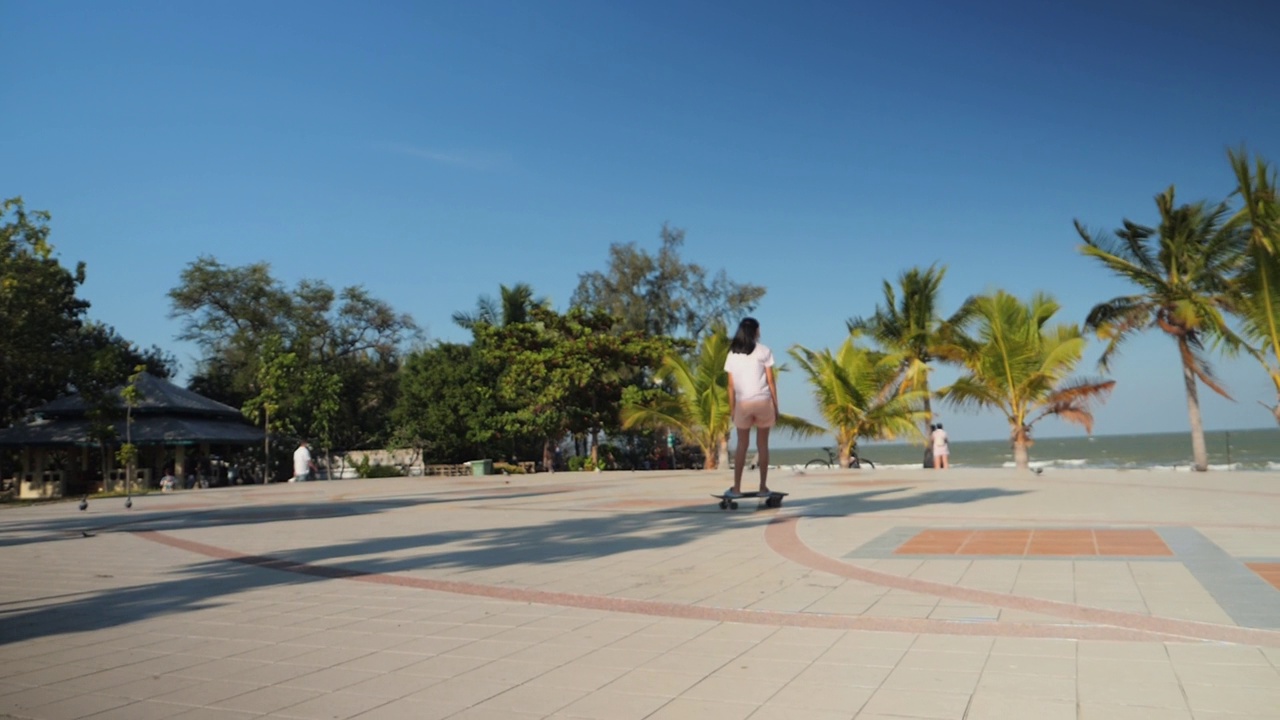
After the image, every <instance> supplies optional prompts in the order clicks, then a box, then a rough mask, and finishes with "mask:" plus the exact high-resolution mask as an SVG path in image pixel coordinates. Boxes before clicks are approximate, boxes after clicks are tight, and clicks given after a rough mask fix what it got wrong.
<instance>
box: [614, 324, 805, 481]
mask: <svg viewBox="0 0 1280 720" xmlns="http://www.w3.org/2000/svg"><path fill="white" fill-rule="evenodd" d="M729 345H730V342H729V335H728V333H727V332H726V331H725V326H724V325H722V324H716V325H715V326H713V328H712V331H711V332H710V333H708V334H707V335H706V336H705V337H704V338H703V340H702V343H701V344H700V345H699V348H698V352H697V354H696V355H694V356H693V357H692V358H689V357H686V356H685V354H684V353H681V352H680V351H679V350H678V349H676V348H674V347H673V348H671V349H669V350H668V351H667V353H666V354H665V355H664V356H663V358H662V364H661V365H660V366H659V367H658V371H657V374H656V375H657V379H658V380H659V381H660V382H661V383H662V386H661V387H657V388H652V389H648V390H645V389H643V388H641V387H639V386H636V387H633V388H631V389H630V390H629V391H628V393H627V394H626V397H625V398H624V400H623V403H622V414H621V417H622V426H623V428H627V429H630V428H636V427H645V428H653V429H674V430H675V431H677V432H678V433H679V435H680V437H681V438H682V439H683V440H684V441H685V442H690V443H693V444H695V445H697V446H698V448H699V449H700V450H701V451H702V455H703V458H704V464H703V467H704V468H706V469H708V470H710V469H715V468H717V467H719V466H721V465H722V464H723V463H724V461H725V459H726V458H727V457H728V439H729V432H730V430H731V429H732V418H731V417H730V416H729V390H728V384H729V377H728V373H726V372H725V370H724V363H725V359H726V358H727V357H728V355H729ZM777 424H778V427H781V428H785V429H787V430H790V431H791V432H793V433H795V434H798V435H813V434H815V433H818V432H821V430H822V429H821V428H818V427H816V426H813V425H812V424H810V423H809V422H807V421H805V420H803V419H801V418H797V417H795V416H792V415H787V414H782V415H780V416H779V417H778V421H777Z"/></svg>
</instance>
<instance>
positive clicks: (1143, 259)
mask: <svg viewBox="0 0 1280 720" xmlns="http://www.w3.org/2000/svg"><path fill="white" fill-rule="evenodd" d="M1156 207H1157V209H1158V210H1159V212H1160V225H1159V227H1156V228H1151V227H1146V226H1143V225H1138V224H1136V223H1133V222H1130V221H1128V220H1125V221H1124V227H1123V228H1121V229H1119V230H1117V231H1116V232H1115V234H1114V235H1107V234H1097V235H1095V234H1092V233H1090V232H1089V231H1088V230H1086V229H1085V228H1084V226H1083V225H1081V224H1080V222H1079V221H1077V222H1076V224H1075V225H1076V231H1077V232H1079V234H1080V237H1081V238H1082V239H1083V240H1084V245H1082V246H1081V248H1080V251H1081V252H1082V253H1084V254H1085V255H1086V256H1088V257H1091V258H1093V259H1095V260H1097V261H1098V262H1099V263H1101V264H1102V265H1103V266H1104V267H1106V268H1107V269H1108V270H1110V271H1111V272H1113V273H1115V274H1116V275H1119V276H1120V277H1122V278H1124V279H1126V280H1128V281H1129V282H1130V283H1132V284H1134V285H1136V286H1137V287H1138V292H1137V293H1135V294H1132V295H1122V296H1119V297H1115V298H1112V299H1110V300H1107V301H1106V302H1103V303H1099V304H1097V305H1095V306H1094V307H1093V309H1092V310H1090V311H1089V315H1088V318H1087V319H1086V320H1085V325H1086V327H1088V328H1089V329H1090V330H1093V331H1095V332H1097V333H1098V335H1099V337H1101V338H1104V339H1105V340H1106V341H1107V347H1106V350H1105V351H1104V352H1103V354H1102V357H1101V359H1100V361H1099V365H1100V367H1102V368H1103V369H1106V368H1108V367H1109V364H1110V361H1111V359H1112V358H1113V357H1114V356H1115V354H1116V352H1117V351H1118V349H1119V348H1120V345H1121V343H1123V342H1124V341H1125V340H1127V339H1128V338H1129V337H1131V336H1132V335H1133V334H1134V333H1137V332H1143V331H1146V330H1149V329H1159V330H1160V331H1161V332H1163V333H1165V334H1166V335H1167V336H1169V337H1170V338H1171V339H1173V341H1174V345H1175V346H1176V347H1177V351H1178V358H1179V360H1180V363H1181V365H1182V380H1183V385H1184V387H1185V389H1186V395H1187V415H1188V417H1189V419H1190V424H1191V447H1192V454H1193V460H1194V466H1195V469H1196V470H1200V471H1204V470H1207V469H1208V467H1209V460H1208V453H1207V451H1206V449H1205V442H1204V423H1203V420H1202V418H1201V413H1200V398H1199V393H1198V391H1197V381H1199V382H1201V383H1204V384H1205V386H1206V387H1208V388H1209V389H1210V390H1213V391H1214V392H1216V393H1218V394H1219V395H1222V396H1223V397H1228V398H1229V397H1230V395H1229V394H1228V393H1227V390H1226V388H1225V387H1223V386H1222V384H1221V383H1220V382H1219V381H1218V380H1217V378H1216V377H1214V375H1213V371H1212V368H1211V367H1210V365H1209V361H1208V358H1207V357H1206V355H1205V348H1206V341H1216V342H1220V343H1223V344H1225V346H1226V347H1228V348H1232V347H1239V346H1240V345H1241V344H1242V342H1241V340H1240V339H1239V338H1238V337H1237V336H1236V335H1235V333H1234V332H1232V330H1231V329H1230V327H1229V326H1228V323H1227V320H1226V317H1225V313H1226V312H1227V311H1229V310H1230V309H1231V306H1232V300H1233V293H1234V290H1233V288H1232V285H1231V279H1232V278H1233V277H1234V276H1235V275H1236V273H1237V272H1238V271H1239V269H1240V267H1241V265H1242V263H1243V261H1244V258H1245V256H1244V253H1243V247H1244V245H1243V241H1244V234H1243V233H1241V232H1239V231H1238V229H1237V228H1236V227H1235V226H1234V225H1233V224H1231V223H1228V222H1226V220H1227V218H1228V215H1229V212H1228V209H1227V206H1226V204H1218V205H1209V204H1207V203H1204V202H1199V203H1195V204H1190V205H1176V204H1175V203H1174V190H1173V188H1172V187H1170V188H1169V189H1168V190H1166V191H1165V192H1163V193H1161V194H1160V195H1157V196H1156Z"/></svg>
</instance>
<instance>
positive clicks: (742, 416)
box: [733, 398, 778, 430]
mask: <svg viewBox="0 0 1280 720" xmlns="http://www.w3.org/2000/svg"><path fill="white" fill-rule="evenodd" d="M777 421H778V415H777V413H775V412H774V410H773V398H765V399H763V400H759V399H757V400H739V401H738V402H737V403H735V404H734V407H733V425H734V427H736V428H738V429H739V430H749V429H751V428H752V427H758V428H771V427H773V424H774V423H775V422H777Z"/></svg>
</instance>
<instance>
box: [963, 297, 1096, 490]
mask: <svg viewBox="0 0 1280 720" xmlns="http://www.w3.org/2000/svg"><path fill="white" fill-rule="evenodd" d="M1058 309H1059V306H1058V303H1057V302H1055V301H1054V300H1053V299H1052V298H1050V297H1049V296H1047V295H1044V294H1040V293H1038V294H1036V295H1035V296H1034V297H1032V298H1031V302H1030V303H1028V304H1023V303H1022V301H1020V300H1019V299H1018V298H1016V297H1014V296H1013V295H1010V294H1009V293H1006V292H1004V291H1003V290H1001V291H998V292H996V293H995V294H994V295H986V296H983V297H979V298H977V299H976V300H975V301H974V303H973V311H974V313H975V319H976V321H977V325H978V327H977V328H976V335H975V336H974V337H973V338H972V343H969V344H966V345H964V346H960V347H958V348H957V352H958V353H959V354H960V355H961V357H962V358H963V359H962V363H963V367H964V374H962V375H961V376H960V377H959V378H958V379H957V380H956V381H955V383H953V384H952V385H949V386H947V387H945V388H942V389H941V390H939V391H938V395H939V396H940V397H942V398H943V399H945V400H946V401H948V402H949V403H951V404H952V405H954V406H956V407H957V408H966V407H977V408H994V409H997V410H999V411H1000V412H1002V413H1004V416H1005V418H1006V419H1007V420H1008V421H1009V429H1010V434H1009V436H1010V440H1011V441H1012V443H1013V459H1014V463H1015V464H1016V465H1017V466H1018V467H1019V468H1022V469H1025V468H1027V467H1028V465H1029V457H1028V452H1027V451H1028V449H1029V448H1030V446H1031V429H1032V427H1033V426H1034V425H1035V424H1036V422H1037V421H1039V420H1040V419H1042V418H1044V417H1047V416H1049V415H1056V416H1058V417H1060V418H1062V419H1063V420H1066V421H1067V422H1072V423H1076V424H1079V425H1083V426H1084V428H1085V431H1086V432H1092V431H1093V413H1092V411H1091V410H1090V407H1091V404H1092V403H1093V402H1094V401H1095V400H1101V399H1103V398H1104V397H1105V396H1106V395H1107V394H1108V393H1109V392H1111V389H1112V388H1113V387H1114V386H1115V381H1114V380H1096V379H1067V377H1066V376H1067V375H1068V374H1069V373H1071V372H1072V371H1073V370H1074V369H1075V366H1076V365H1077V364H1078V363H1079V362H1080V358H1081V356H1082V355H1083V353H1084V346H1085V340H1084V337H1083V336H1082V335H1081V334H1080V328H1079V326H1077V325H1057V326H1054V327H1046V323H1047V322H1048V321H1049V319H1050V318H1052V317H1053V315H1054V314H1055V313H1057V312H1058Z"/></svg>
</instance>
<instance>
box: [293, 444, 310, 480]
mask: <svg viewBox="0 0 1280 720" xmlns="http://www.w3.org/2000/svg"><path fill="white" fill-rule="evenodd" d="M307 445H308V443H307V441H306V440H299V441H298V449H297V450H294V451H293V477H291V478H289V482H306V481H308V480H310V479H311V471H312V470H315V469H316V464H315V463H313V462H311V450H310V449H309V448H308V447H307Z"/></svg>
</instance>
